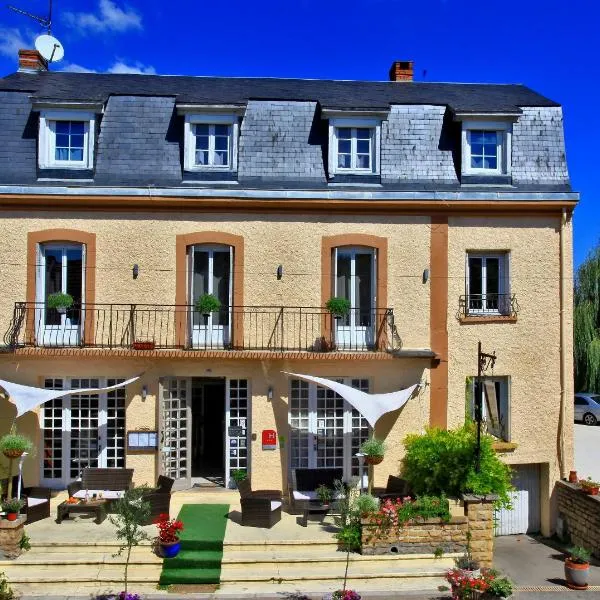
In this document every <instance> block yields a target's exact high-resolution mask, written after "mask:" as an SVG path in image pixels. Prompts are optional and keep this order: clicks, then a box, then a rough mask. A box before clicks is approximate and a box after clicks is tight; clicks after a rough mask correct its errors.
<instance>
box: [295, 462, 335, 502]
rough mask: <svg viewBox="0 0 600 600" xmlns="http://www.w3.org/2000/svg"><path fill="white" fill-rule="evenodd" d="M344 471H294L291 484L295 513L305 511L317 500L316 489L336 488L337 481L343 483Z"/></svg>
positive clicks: (324, 469) (333, 469) (326, 469)
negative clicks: (324, 487)
mask: <svg viewBox="0 0 600 600" xmlns="http://www.w3.org/2000/svg"><path fill="white" fill-rule="evenodd" d="M343 477H344V471H343V469H341V468H323V469H305V468H300V469H293V470H292V481H291V482H290V500H291V502H290V504H291V506H292V507H293V508H294V511H303V510H305V509H306V507H307V506H308V505H309V504H310V502H311V501H313V502H314V501H315V500H317V499H318V498H317V493H316V491H315V490H316V489H317V488H318V487H319V486H320V485H326V486H327V487H328V488H330V489H332V490H333V488H334V484H335V482H336V481H342V478H343Z"/></svg>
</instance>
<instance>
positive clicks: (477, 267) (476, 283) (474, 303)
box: [469, 257, 483, 310]
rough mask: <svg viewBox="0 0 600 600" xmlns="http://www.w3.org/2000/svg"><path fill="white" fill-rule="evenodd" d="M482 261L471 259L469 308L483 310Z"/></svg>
mask: <svg viewBox="0 0 600 600" xmlns="http://www.w3.org/2000/svg"><path fill="white" fill-rule="evenodd" d="M482 286H483V281H482V259H481V258H475V257H469V308H470V309H471V310H481V308H482V303H481V293H482Z"/></svg>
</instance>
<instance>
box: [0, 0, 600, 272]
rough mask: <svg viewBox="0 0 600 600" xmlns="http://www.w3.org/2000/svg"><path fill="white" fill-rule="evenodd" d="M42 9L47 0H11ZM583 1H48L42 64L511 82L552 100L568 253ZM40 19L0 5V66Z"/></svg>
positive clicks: (591, 224)
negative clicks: (403, 71) (559, 127)
mask: <svg viewBox="0 0 600 600" xmlns="http://www.w3.org/2000/svg"><path fill="white" fill-rule="evenodd" d="M11 1H12V3H14V4H16V5H17V6H19V7H20V8H23V9H25V10H28V11H30V12H32V13H36V14H40V15H43V14H45V13H47V8H48V0H11ZM599 6H600V5H599V4H598V2H597V0H570V1H565V0H562V1H558V0H544V1H542V0H519V1H515V0H495V1H494V0H488V1H487V2H481V1H480V0H478V1H471V0H469V1H467V0H463V1H461V0H418V1H413V2H406V1H402V0H360V1H359V0H344V1H341V0H293V1H290V0H288V1H286V0H253V1H247V0H246V1H243V0H221V1H220V2H198V1H197V0H196V1H189V0H175V1H173V0H172V1H170V2H169V1H164V0H161V1H159V0H146V1H144V2H142V1H140V0H131V1H128V2H125V1H124V0H85V1H83V0H54V19H53V21H54V25H53V33H54V35H56V36H57V37H58V38H60V40H61V41H62V43H63V45H64V47H65V59H64V61H63V62H62V63H60V67H59V66H58V65H57V67H56V68H61V69H66V70H95V71H101V72H144V73H158V74H186V75H188V74H189V75H224V76H227V75H233V76H273V77H308V78H333V79H373V80H381V79H386V78H387V72H388V68H389V66H390V64H391V62H392V60H394V59H406V60H414V61H415V73H416V79H419V80H423V79H425V80H427V81H459V82H498V83H513V82H514V83H525V84H526V85H528V86H530V87H532V88H533V89H535V90H536V91H538V92H540V93H542V94H544V95H546V96H548V97H549V98H552V99H553V100H556V101H558V102H560V103H561V104H563V106H564V113H565V123H566V139H567V159H568V162H569V168H570V173H571V178H572V183H573V187H574V189H575V190H577V191H580V192H581V194H582V200H581V203H580V205H579V207H578V208H577V210H576V213H575V264H576V265H577V264H579V263H581V261H582V260H583V259H584V258H585V256H586V255H587V253H588V251H589V250H590V249H591V248H592V247H593V246H594V245H595V244H596V243H597V242H598V241H600V211H599V209H598V207H597V203H598V202H600V197H599V196H600V175H599V174H600V165H598V164H596V160H597V157H598V146H599V145H598V140H599V139H600V105H599V103H598V98H599V97H600V66H599V63H600V44H599V43H598V37H599V35H600V32H599V24H600V7H599ZM40 32H41V28H40V27H39V26H37V25H36V23H34V22H33V21H31V20H29V19H27V18H26V17H23V16H20V15H17V14H14V13H13V12H11V11H9V10H8V9H6V8H4V7H3V6H2V7H1V8H0V74H2V75H4V74H8V73H11V72H12V71H14V70H15V68H16V56H17V50H18V48H19V47H26V46H29V47H31V43H32V40H33V38H34V37H35V36H36V34H38V33H40Z"/></svg>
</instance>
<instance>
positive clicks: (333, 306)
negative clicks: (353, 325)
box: [325, 296, 350, 319]
mask: <svg viewBox="0 0 600 600" xmlns="http://www.w3.org/2000/svg"><path fill="white" fill-rule="evenodd" d="M325 308H326V309H327V310H328V311H329V312H330V313H331V314H332V315H333V317H334V319H341V318H342V317H345V316H346V315H347V314H348V313H349V312H350V300H348V299H347V298H341V297H339V296H334V297H333V298H329V300H327V302H326V304H325Z"/></svg>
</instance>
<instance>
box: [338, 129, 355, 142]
mask: <svg viewBox="0 0 600 600" xmlns="http://www.w3.org/2000/svg"><path fill="white" fill-rule="evenodd" d="M337 137H338V139H345V140H349V139H350V138H351V137H352V129H350V127H338V129H337Z"/></svg>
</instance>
